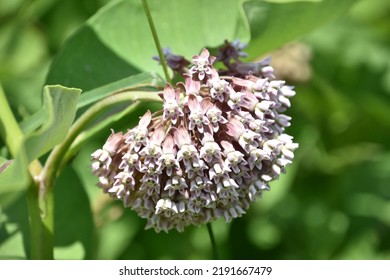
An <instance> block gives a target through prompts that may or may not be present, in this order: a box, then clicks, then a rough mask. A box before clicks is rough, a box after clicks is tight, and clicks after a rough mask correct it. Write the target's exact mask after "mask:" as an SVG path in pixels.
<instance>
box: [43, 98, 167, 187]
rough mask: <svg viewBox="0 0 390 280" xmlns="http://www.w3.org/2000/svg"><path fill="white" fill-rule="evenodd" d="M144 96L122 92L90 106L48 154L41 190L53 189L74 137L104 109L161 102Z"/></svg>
mask: <svg viewBox="0 0 390 280" xmlns="http://www.w3.org/2000/svg"><path fill="white" fill-rule="evenodd" d="M148 93H149V94H148V95H147V96H145V92H134V91H132V92H123V93H119V94H116V95H112V96H109V97H107V98H105V99H103V100H101V101H100V102H97V103H95V105H93V106H91V107H90V108H89V109H88V110H87V111H86V112H85V113H84V114H83V115H82V116H81V117H80V118H79V119H77V121H76V122H75V123H74V124H73V125H72V127H71V128H70V130H69V132H68V134H67V136H66V138H65V140H64V141H63V142H62V143H61V144H60V145H58V146H56V147H55V148H54V149H53V150H52V152H51V153H50V155H49V157H48V159H47V161H46V164H45V167H44V169H43V172H42V176H41V188H42V189H43V190H45V191H48V190H50V189H51V188H52V187H53V184H54V180H55V177H56V176H57V172H58V170H59V167H60V166H61V163H62V161H63V159H64V157H65V155H66V153H67V151H68V149H69V148H70V146H71V145H72V143H73V141H74V140H75V139H76V137H77V136H78V135H79V134H80V133H81V131H83V130H84V129H85V128H86V127H87V126H88V125H89V124H90V123H91V122H92V121H93V120H94V119H95V118H96V117H97V116H98V115H99V114H100V113H101V112H102V111H103V110H104V109H105V108H107V107H109V106H112V105H114V104H118V103H123V102H129V101H132V102H136V101H140V100H145V101H147V100H149V101H161V99H160V97H159V96H158V95H157V94H155V95H151V94H150V92H148Z"/></svg>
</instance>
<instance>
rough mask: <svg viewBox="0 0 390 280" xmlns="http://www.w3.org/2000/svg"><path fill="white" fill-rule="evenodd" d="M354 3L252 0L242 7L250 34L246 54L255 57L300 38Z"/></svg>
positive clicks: (337, 0)
mask: <svg viewBox="0 0 390 280" xmlns="http://www.w3.org/2000/svg"><path fill="white" fill-rule="evenodd" d="M355 2H356V1H355V0H344V1H339V0H323V1H317V2H289V3H269V2H265V1H259V0H253V1H247V2H245V3H244V4H243V8H244V11H245V14H246V16H247V19H248V24H249V28H250V32H251V42H250V44H249V46H248V49H246V51H247V52H248V54H249V55H250V56H258V55H261V54H263V53H265V52H268V51H271V50H274V49H276V48H278V47H281V46H283V45H284V44H286V43H288V42H290V41H293V40H296V39H298V38H301V37H302V36H304V35H307V34H309V33H310V32H311V31H313V30H315V29H317V28H319V27H320V26H322V25H324V24H326V23H327V22H329V21H331V20H332V19H334V18H336V17H337V16H340V15H342V14H343V13H345V12H346V11H347V9H348V8H349V7H351V6H352V4H353V3H355Z"/></svg>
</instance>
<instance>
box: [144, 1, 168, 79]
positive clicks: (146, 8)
mask: <svg viewBox="0 0 390 280" xmlns="http://www.w3.org/2000/svg"><path fill="white" fill-rule="evenodd" d="M142 4H143V6H144V11H145V15H146V17H147V19H148V23H149V26H150V30H151V32H152V35H153V40H154V43H155V44H156V49H157V52H158V56H159V58H160V63H161V66H162V68H163V71H164V75H165V79H166V80H167V82H168V83H172V81H171V78H170V76H169V72H168V67H167V62H166V60H165V58H164V55H163V51H162V48H161V44H160V40H159V38H158V34H157V31H156V27H155V26H154V22H153V18H152V14H151V13H150V9H149V5H148V1H147V0H142Z"/></svg>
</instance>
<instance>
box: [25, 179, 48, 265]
mask: <svg viewBox="0 0 390 280" xmlns="http://www.w3.org/2000/svg"><path fill="white" fill-rule="evenodd" d="M53 199H54V198H53V192H46V193H45V197H44V198H41V194H40V191H39V189H38V188H37V187H36V185H35V184H32V185H31V186H30V187H29V189H28V191H27V206H28V214H29V220H30V235H31V238H30V242H31V245H30V246H31V259H33V260H52V259H53V258H54V255H53V248H54V203H53V202H54V201H53Z"/></svg>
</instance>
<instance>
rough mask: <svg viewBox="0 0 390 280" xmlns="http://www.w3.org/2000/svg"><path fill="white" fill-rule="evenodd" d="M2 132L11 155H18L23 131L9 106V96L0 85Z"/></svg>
mask: <svg viewBox="0 0 390 280" xmlns="http://www.w3.org/2000/svg"><path fill="white" fill-rule="evenodd" d="M0 132H1V134H3V138H4V142H5V143H6V145H7V147H8V149H9V151H10V152H11V155H12V156H13V157H16V155H17V154H18V152H19V149H20V146H21V145H22V143H23V137H24V135H23V132H22V131H21V129H20V127H19V125H18V122H17V121H16V120H15V117H14V115H13V113H12V111H11V108H10V107H9V103H8V101H7V98H6V97H5V93H4V91H3V88H2V86H1V85H0Z"/></svg>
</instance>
